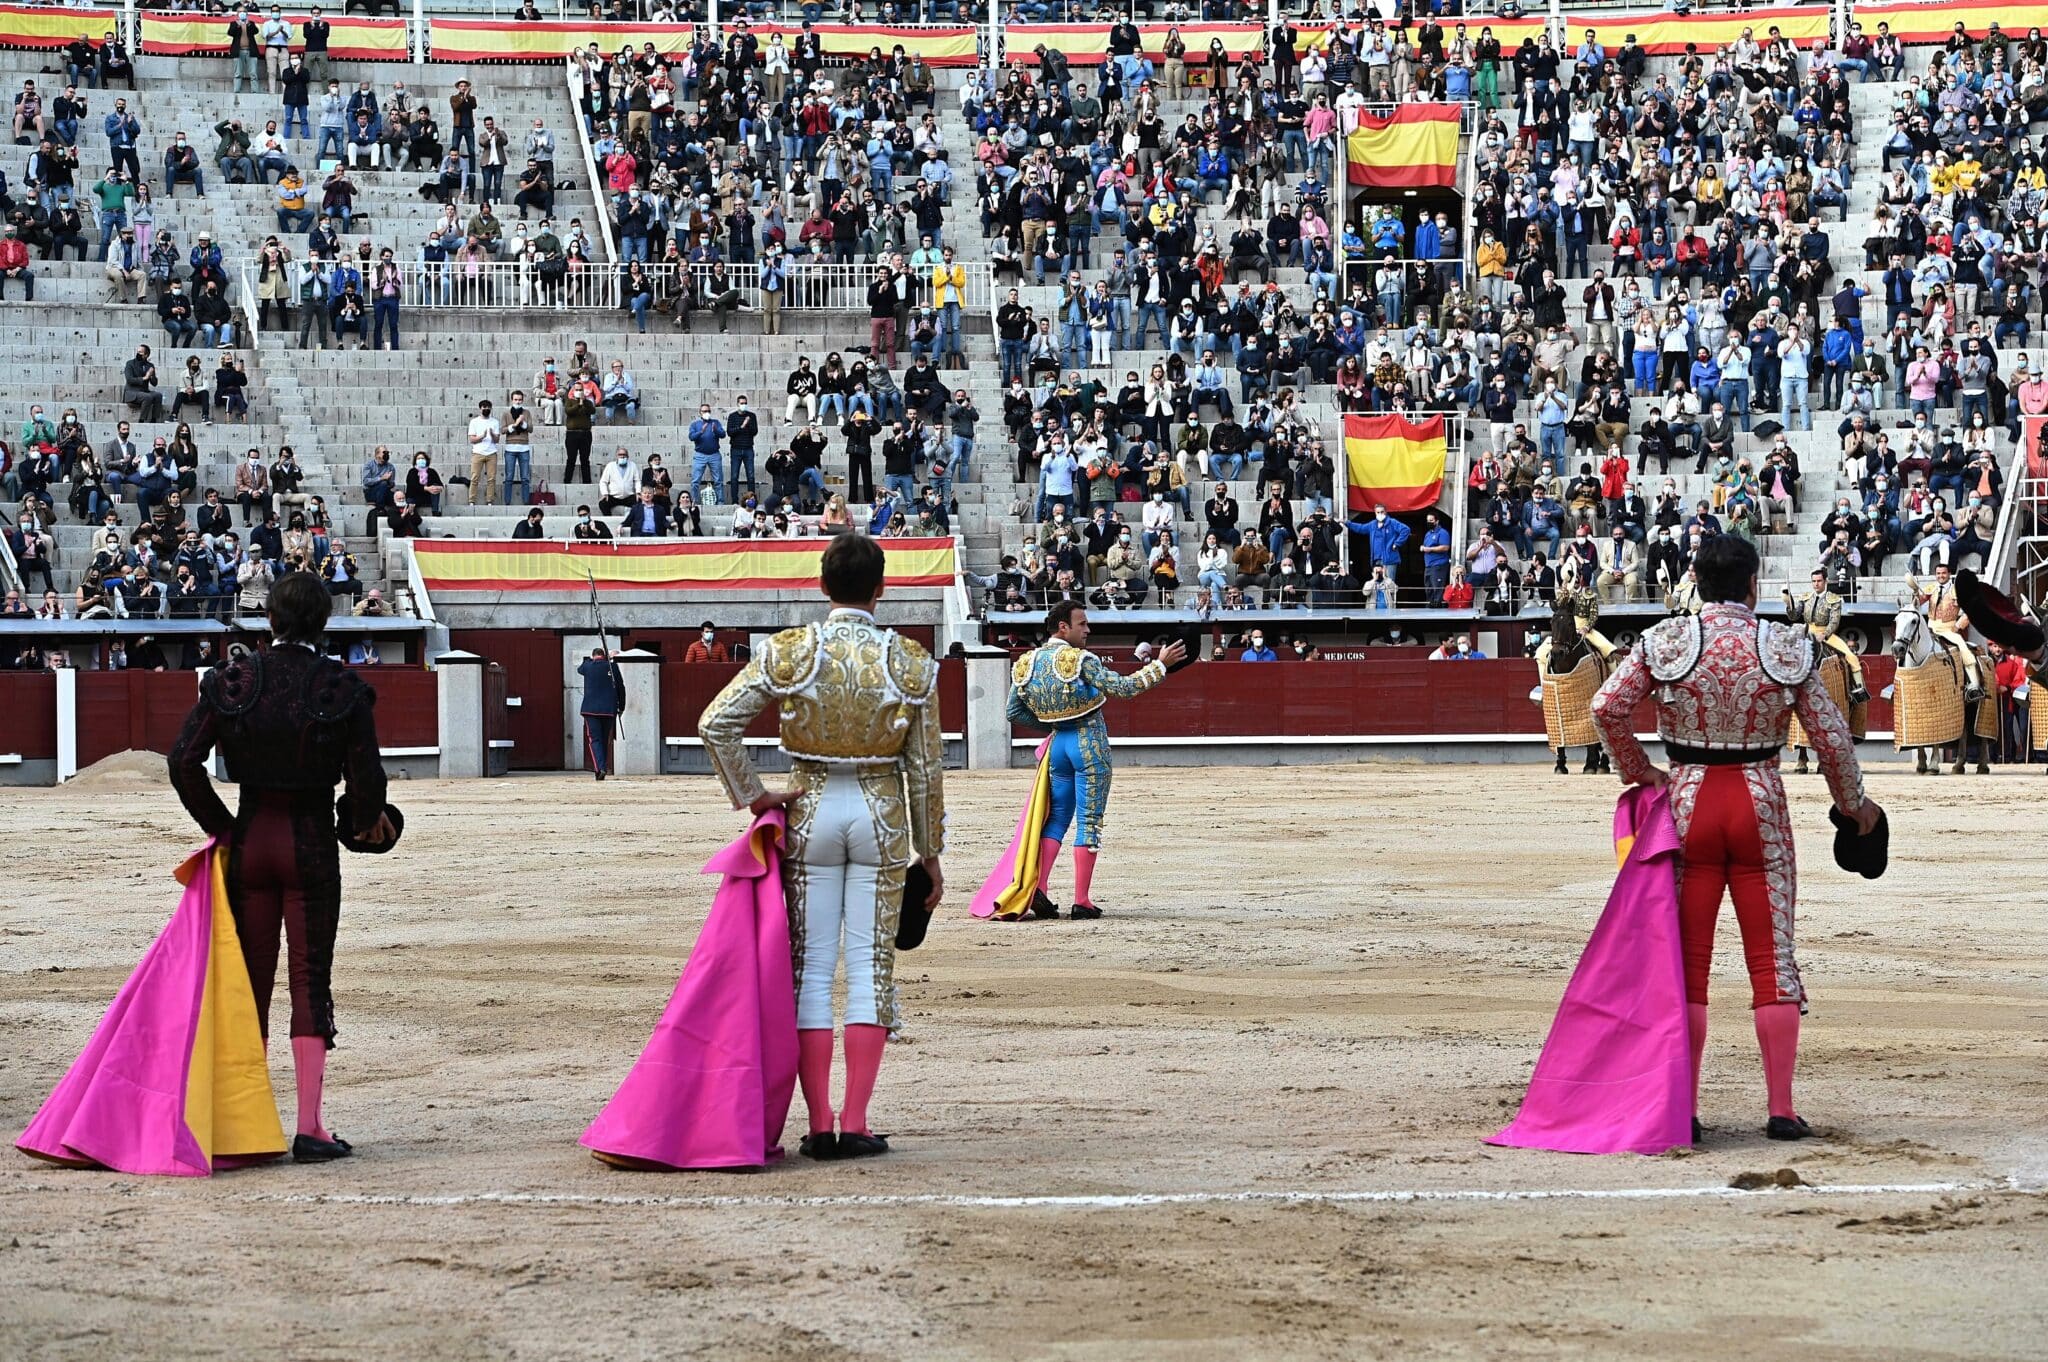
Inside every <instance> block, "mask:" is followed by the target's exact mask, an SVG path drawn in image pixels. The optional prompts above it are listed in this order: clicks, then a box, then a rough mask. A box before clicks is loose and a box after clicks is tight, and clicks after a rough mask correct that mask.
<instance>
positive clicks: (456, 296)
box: [236, 257, 1456, 346]
mask: <svg viewBox="0 0 2048 1362" xmlns="http://www.w3.org/2000/svg"><path fill="white" fill-rule="evenodd" d="M397 263H398V270H399V278H400V280H401V283H402V291H401V292H400V294H399V306H400V307H402V308H439V309H452V310H457V311H465V310H467V311H490V312H501V311H515V310H527V309H534V308H554V309H557V310H564V311H615V310H623V309H624V308H625V306H626V299H627V293H626V287H625V285H626V280H627V277H628V276H627V271H626V268H624V267H622V266H617V265H608V264H601V263H598V262H594V261H593V262H571V263H570V266H569V269H568V271H567V273H566V274H564V275H563V276H561V277H559V278H556V279H549V278H547V277H545V276H544V275H543V274H542V272H541V270H540V268H539V264H538V262H536V261H533V260H530V259H516V260H478V261H467V260H460V259H455V260H447V261H441V262H436V263H429V262H425V261H420V260H403V261H399V262H397ZM1450 263H1456V262H1450ZM785 265H786V267H787V278H786V281H785V283H784V286H783V294H782V306H783V308H784V309H786V310H789V311H800V312H861V311H866V309H867V306H868V298H867V293H868V286H869V285H870V284H872V283H873V282H874V280H875V275H876V269H877V267H876V266H874V265H859V264H857V265H847V264H835V263H831V262H818V261H812V260H809V259H806V258H802V257H786V258H785ZM236 268H237V270H238V272H239V274H240V276H241V285H240V287H241V291H242V293H243V294H244V296H245V298H248V299H253V297H254V289H253V284H252V280H253V278H254V274H255V269H256V264H255V262H254V261H253V260H243V261H239V262H237V264H236ZM644 268H645V270H646V272H647V275H648V278H649V280H650V282H652V283H653V285H654V292H655V300H656V301H657V302H660V301H661V300H662V299H664V298H666V297H667V296H669V295H671V294H673V293H674V292H675V285H676V276H677V271H678V269H688V270H690V271H691V273H692V274H693V275H694V276H695V278H696V282H697V286H698V297H699V300H700V303H701V304H702V305H703V306H706V307H708V306H710V305H711V303H712V302H713V301H715V300H714V299H713V298H712V296H711V284H710V281H711V280H712V279H713V277H714V270H713V267H712V266H710V265H701V264H700V265H686V266H680V267H679V266H675V265H671V264H664V263H661V262H655V263H653V264H649V265H646V266H645V267H644ZM964 268H965V269H966V272H967V289H966V294H967V296H966V298H965V299H964V300H963V301H962V303H961V311H962V313H963V314H969V313H981V314H984V315H985V314H987V313H988V312H989V311H990V309H991V307H992V306H993V304H992V302H991V299H992V298H993V296H994V279H993V272H992V270H991V269H990V267H989V265H988V263H987V262H986V261H973V262H966V263H965V265H964ZM761 269H762V266H760V265H758V264H741V265H731V266H728V267H727V271H728V274H727V280H728V284H729V286H730V288H731V290H732V293H733V297H732V299H731V300H730V301H732V302H734V303H737V304H738V305H739V306H740V307H742V308H745V309H748V310H757V309H759V307H760V305H761V278H760V276H761ZM912 278H913V280H914V281H915V287H914V290H913V292H912V295H911V297H912V300H913V302H915V303H919V304H922V303H923V302H925V301H927V300H928V299H929V297H930V292H931V280H930V277H929V275H926V274H921V273H919V272H917V271H913V272H912ZM372 290H373V279H368V278H366V279H365V280H364V281H363V284H362V297H363V302H364V306H365V308H368V307H369V305H370V303H371V293H372ZM250 315H251V317H252V318H253V317H254V315H255V314H254V312H253V311H252V312H251V314H250ZM899 344H900V345H904V346H907V345H908V344H909V341H908V338H903V339H902V340H900V341H899Z"/></svg>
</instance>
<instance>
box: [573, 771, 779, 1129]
mask: <svg viewBox="0 0 2048 1362" xmlns="http://www.w3.org/2000/svg"><path fill="white" fill-rule="evenodd" d="M786 831H787V828H786V824H785V821H784V816H783V812H782V810H780V809H771V810H769V811H768V812H767V813H764V814H762V815H761V816H760V817H759V818H756V819H755V820H754V823H753V826H752V827H750V828H748V829H747V832H746V834H745V835H744V836H742V837H741V838H739V839H738V840H737V841H735V842H734V843H733V844H732V845H730V846H728V847H727V848H726V849H725V850H723V851H721V852H719V853H718V854H717V855H716V856H714V857H712V858H711V861H710V864H708V865H706V866H705V867H704V873H705V874H707V875H723V876H724V877H725V879H724V881H723V882H722V883H721V884H720V885H719V887H718V895H717V897H716V898H714V899H713V900H712V902H711V915H710V916H709V917H707V918H705V919H704V928H703V930H702V931H700V932H699V933H698V934H697V944H696V945H695V946H694V947H692V948H691V951H690V957H689V960H688V961H687V962H686V963H685V964H684V966H683V973H682V977H681V978H679V979H677V980H676V991H675V994H674V995H673V996H672V997H671V998H670V999H669V1001H668V1007H667V1009H666V1010H665V1011H663V1012H662V1014H661V1020H660V1021H659V1022H658V1023H656V1025H655V1028H654V1035H653V1036H652V1037H650V1038H649V1039H648V1042H647V1048H646V1049H644V1050H642V1051H641V1052H640V1058H639V1061H638V1062H637V1063H635V1064H634V1065H633V1069H632V1072H630V1073H628V1074H627V1075H626V1081H625V1082H624V1083H621V1084H620V1085H619V1090H618V1092H617V1093H616V1094H614V1095H613V1097H612V1100H611V1101H610V1102H609V1103H607V1104H606V1106H605V1109H604V1110H603V1111H602V1112H600V1113H599V1114H598V1117H597V1119H596V1120H595V1121H592V1122H591V1123H590V1128H589V1129H588V1130H586V1131H584V1132H583V1140H582V1143H583V1144H584V1145H585V1146H587V1147H588V1148H590V1149H591V1150H593V1151H595V1152H596V1153H597V1154H598V1155H599V1156H600V1157H603V1156H610V1159H611V1160H615V1161H617V1160H623V1161H625V1163H626V1164H628V1165H629V1166H631V1165H638V1166H643V1167H649V1168H668V1169H674V1168H758V1167H761V1166H762V1165H764V1164H768V1163H772V1162H774V1161H775V1160H776V1159H778V1158H780V1157H781V1156H782V1149H781V1147H780V1145H779V1144H778V1143H777V1141H778V1140H779V1139H780V1138H781V1135H782V1124H783V1122H784V1120H785V1119H787V1117H788V1115H789V1103H790V1098H791V1096H792V1095H793V1094H794V1093H795V1091H796V984H795V980H794V978H793V977H792V975H791V970H790V960H789V918H788V915H787V913H786V911H785V908H784V905H783V899H782V839H783V836H784V834H785V832H786Z"/></svg>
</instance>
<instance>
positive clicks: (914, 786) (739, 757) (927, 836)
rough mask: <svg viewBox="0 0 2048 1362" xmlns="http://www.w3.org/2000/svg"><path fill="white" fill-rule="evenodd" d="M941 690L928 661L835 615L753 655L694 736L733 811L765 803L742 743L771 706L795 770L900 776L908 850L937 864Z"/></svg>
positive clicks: (863, 621) (866, 620)
mask: <svg viewBox="0 0 2048 1362" xmlns="http://www.w3.org/2000/svg"><path fill="white" fill-rule="evenodd" d="M938 687H939V664H938V663H937V662H936V661H934V660H933V658H932V656H931V654H930V653H927V652H926V651H925V650H924V649H923V648H920V647H919V646H918V645H917V644H915V643H912V642H911V641H910V640H909V639H906V638H903V637H902V636H900V635H898V634H897V633H896V632H895V631H893V630H889V629H884V628H882V627H881V626H880V625H878V624H876V623H875V621H874V619H873V617H872V616H870V615H868V614H867V613H866V612H865V611H860V610H834V611H833V612H832V613H831V615H830V616H828V617H827V618H826V620H825V622H824V623H823V624H807V625H804V626H803V627H801V628H798V629H785V630H783V631H782V632H781V633H779V634H776V635H775V636H774V637H773V638H770V639H769V640H768V641H767V642H766V643H764V644H763V645H762V646H761V647H760V648H759V649H757V650H756V651H755V653H754V656H753V658H752V660H750V661H749V662H748V663H747V665H746V668H745V670H743V671H741V672H740V674H739V675H738V676H735V677H734V678H733V679H732V681H731V683H730V684H728V685H727V686H726V688H725V689H724V690H722V691H720V692H719V693H718V695H717V696H716V697H715V698H714V699H713V700H712V701H711V703H710V704H709V705H707V706H706V707H705V709H704V714H703V717H702V718H700V719H699V720H698V721H697V733H698V736H699V737H700V738H702V739H703V741H704V751H705V753H706V755H707V756H709V757H710V759H711V769H712V770H714V771H716V772H717V773H718V779H719V781H720V782H721V783H722V784H723V785H724V786H725V792H726V794H727V795H728V796H729V797H730V798H731V799H732V802H733V807H735V808H745V807H746V806H747V805H749V804H751V803H753V802H754V800H756V799H758V798H760V797H761V796H762V795H763V794H765V793H767V787H766V786H764V785H763V784H762V783H761V775H760V772H759V771H758V770H756V769H755V767H754V762H753V758H752V757H751V756H749V755H748V753H747V749H746V745H745V743H744V741H743V738H744V735H745V734H746V731H747V726H748V725H749V724H751V723H752V722H753V721H754V718H755V716H756V715H758V714H760V712H761V711H762V710H764V709H766V708H767V707H768V705H769V704H770V703H771V702H773V703H775V704H777V705H778V706H779V707H780V710H781V725H782V732H781V746H782V750H783V751H785V752H787V753H789V755H790V757H791V758H792V759H793V760H796V761H799V762H816V763H820V764H824V765H834V764H841V763H844V764H851V765H876V764H895V765H898V766H900V767H901V769H902V771H903V779H904V802H905V804H906V805H907V806H908V808H909V811H910V836H911V844H912V847H913V848H914V849H915V851H916V852H917V854H918V855H919V856H920V857H924V856H937V855H939V854H940V853H941V852H942V851H943V850H944V842H945V793H944V774H943V773H944V748H943V744H942V741H941V738H940V736H939V695H938Z"/></svg>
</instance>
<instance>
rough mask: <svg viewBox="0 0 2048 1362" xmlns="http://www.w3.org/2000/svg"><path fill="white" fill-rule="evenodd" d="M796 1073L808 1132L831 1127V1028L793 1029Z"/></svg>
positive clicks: (815, 1132)
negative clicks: (807, 1120)
mask: <svg viewBox="0 0 2048 1362" xmlns="http://www.w3.org/2000/svg"><path fill="white" fill-rule="evenodd" d="M796 1077H797V1082H798V1084H800V1085H801V1086H802V1088H803V1090H804V1108H805V1110H806V1111H807V1112H809V1114H810V1121H811V1134H813V1135H818V1134H825V1133H829V1132H830V1131H831V1129H832V1028H831V1027H829V1026H818V1027H805V1028H804V1029H803V1030H801V1031H799V1032H797V1033H796Z"/></svg>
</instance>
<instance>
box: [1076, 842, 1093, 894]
mask: <svg viewBox="0 0 2048 1362" xmlns="http://www.w3.org/2000/svg"><path fill="white" fill-rule="evenodd" d="M1095 855H1096V852H1095V848H1094V847H1084V846H1076V847H1075V848H1074V902H1076V903H1085V904H1087V905H1088V906H1089V907H1090V908H1093V907H1094V906H1095V900H1094V899H1092V898H1090V897H1089V896H1088V887H1089V886H1090V885H1092V884H1094V883H1095Z"/></svg>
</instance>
